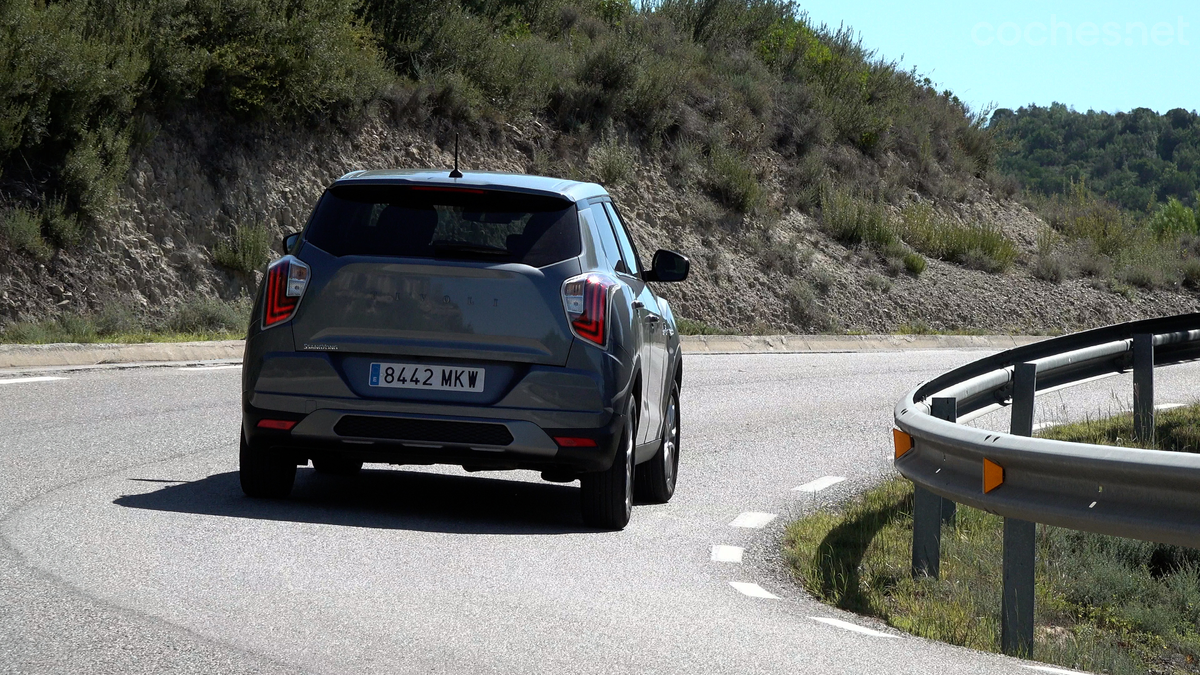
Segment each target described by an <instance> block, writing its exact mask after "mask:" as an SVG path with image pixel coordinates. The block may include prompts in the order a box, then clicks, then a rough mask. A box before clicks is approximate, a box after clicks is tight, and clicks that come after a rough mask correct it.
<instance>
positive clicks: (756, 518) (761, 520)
mask: <svg viewBox="0 0 1200 675" xmlns="http://www.w3.org/2000/svg"><path fill="white" fill-rule="evenodd" d="M772 520H775V514H774V513H759V512H758V511H747V512H745V513H743V514H741V515H739V516H738V517H737V518H734V519H733V522H732V523H729V526H730V527H752V528H755V529H757V528H760V527H762V526H764V525H766V524H767V523H769V522H771V521H772Z"/></svg>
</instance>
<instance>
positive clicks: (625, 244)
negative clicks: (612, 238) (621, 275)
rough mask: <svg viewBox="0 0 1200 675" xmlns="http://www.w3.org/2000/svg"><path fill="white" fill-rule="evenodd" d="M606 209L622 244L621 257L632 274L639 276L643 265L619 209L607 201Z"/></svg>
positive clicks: (619, 242) (618, 240)
mask: <svg viewBox="0 0 1200 675" xmlns="http://www.w3.org/2000/svg"><path fill="white" fill-rule="evenodd" d="M604 210H605V211H607V212H608V218H609V220H611V221H612V224H613V229H615V230H616V231H617V243H618V244H620V245H621V257H622V258H624V259H625V266H626V267H627V268H629V273H630V274H632V275H633V276H637V275H638V274H640V273H641V271H642V265H641V261H640V260H639V259H638V255H637V249H636V248H634V247H633V240H632V239H630V238H629V233H628V232H626V231H625V224H624V223H622V222H621V219H620V218H619V217H618V216H617V211H616V209H614V208H613V205H612V204H610V203H608V202H605V203H604Z"/></svg>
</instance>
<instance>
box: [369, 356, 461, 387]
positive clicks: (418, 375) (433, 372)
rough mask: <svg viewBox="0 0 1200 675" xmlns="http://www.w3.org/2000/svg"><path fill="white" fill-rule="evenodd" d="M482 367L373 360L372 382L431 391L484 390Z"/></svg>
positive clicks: (379, 384)
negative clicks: (376, 361) (377, 361)
mask: <svg viewBox="0 0 1200 675" xmlns="http://www.w3.org/2000/svg"><path fill="white" fill-rule="evenodd" d="M483 376H484V369H483V368H457V367H455V366H434V365H428V364H424V363H372V364H371V386H372V387H392V388H395V389H428V390H430V391H446V390H450V391H483Z"/></svg>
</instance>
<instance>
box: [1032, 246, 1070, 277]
mask: <svg viewBox="0 0 1200 675" xmlns="http://www.w3.org/2000/svg"><path fill="white" fill-rule="evenodd" d="M1033 276H1035V277H1037V278H1038V279H1042V280H1044V281H1049V282H1052V283H1056V284H1057V283H1059V282H1060V281H1062V280H1063V279H1066V278H1067V265H1066V262H1065V261H1064V260H1063V259H1062V257H1061V256H1059V255H1057V254H1055V253H1039V254H1038V256H1037V259H1035V260H1034V263H1033Z"/></svg>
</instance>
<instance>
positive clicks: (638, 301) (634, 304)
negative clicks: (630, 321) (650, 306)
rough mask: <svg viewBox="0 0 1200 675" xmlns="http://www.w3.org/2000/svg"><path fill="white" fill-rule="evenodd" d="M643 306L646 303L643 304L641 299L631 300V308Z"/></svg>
mask: <svg viewBox="0 0 1200 675" xmlns="http://www.w3.org/2000/svg"><path fill="white" fill-rule="evenodd" d="M645 306H646V305H645V304H643V303H642V301H641V300H634V301H633V308H634V309H641V308H643V307H645Z"/></svg>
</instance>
